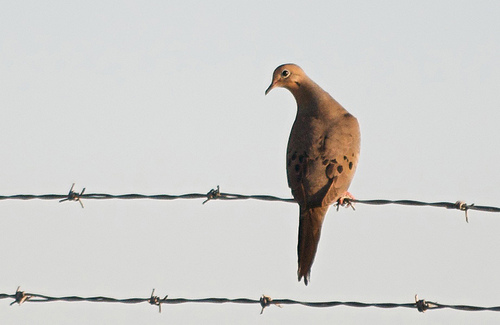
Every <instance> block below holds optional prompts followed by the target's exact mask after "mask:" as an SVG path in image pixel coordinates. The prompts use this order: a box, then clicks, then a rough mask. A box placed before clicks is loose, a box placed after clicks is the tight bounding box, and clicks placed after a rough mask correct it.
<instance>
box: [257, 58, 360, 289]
mask: <svg viewBox="0 0 500 325" xmlns="http://www.w3.org/2000/svg"><path fill="white" fill-rule="evenodd" d="M276 87H283V88H286V89H288V90H289V91H290V92H291V93H292V95H293V96H294V97H295V100H296V101H297V116H296V118H295V122H294V123H293V127H292V131H291V133H290V138H289V140H288V149H287V153H286V166H287V177H288V186H289V187H290V188H291V190H292V194H293V197H294V198H295V201H297V202H298V204H299V206H300V221H299V242H298V245H297V254H298V271H297V275H298V280H299V281H300V280H301V279H302V277H304V283H305V284H306V285H307V284H308V282H309V278H310V273H311V266H312V264H313V261H314V256H315V255H316V250H317V248H318V242H319V237H320V234H321V226H322V224H323V220H324V218H325V215H326V212H327V211H328V207H329V206H330V205H331V204H333V203H335V202H337V201H339V200H340V202H342V198H343V197H344V196H345V195H347V194H349V193H348V192H347V189H348V187H349V185H350V184H351V181H352V178H353V176H354V172H355V171H356V166H357V163H358V157H359V146H360V144H359V142H360V134H359V125H358V121H357V120H356V118H355V117H354V116H352V115H351V114H350V113H349V112H347V111H346V110H345V109H344V108H343V107H342V106H341V105H340V104H339V103H338V102H337V101H336V100H335V99H333V98H332V97H331V96H330V95H329V94H328V93H327V92H326V91H324V90H323V89H321V87H320V86H318V85H317V84H316V83H315V82H314V81H312V80H311V79H310V78H309V77H308V76H307V75H306V74H305V73H304V71H303V70H302V69H301V68H300V67H299V66H297V65H295V64H284V65H281V66H279V67H277V68H276V70H274V73H273V81H272V83H271V85H270V86H269V88H267V90H266V95H267V94H268V93H269V91H271V89H273V88H276Z"/></svg>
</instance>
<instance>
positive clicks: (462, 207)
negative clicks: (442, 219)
mask: <svg viewBox="0 0 500 325" xmlns="http://www.w3.org/2000/svg"><path fill="white" fill-rule="evenodd" d="M473 206H474V203H472V204H471V205H467V203H465V202H464V201H457V202H455V209H458V210H460V211H465V221H466V222H467V223H469V216H468V215H467V211H468V210H469V208H470V207H473Z"/></svg>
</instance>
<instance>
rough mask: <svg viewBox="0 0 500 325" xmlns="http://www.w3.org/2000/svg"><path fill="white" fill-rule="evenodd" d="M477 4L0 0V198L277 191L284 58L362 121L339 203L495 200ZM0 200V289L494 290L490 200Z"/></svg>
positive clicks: (382, 298) (398, 312)
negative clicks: (321, 207) (301, 242)
mask: <svg viewBox="0 0 500 325" xmlns="http://www.w3.org/2000/svg"><path fill="white" fill-rule="evenodd" d="M499 17H500V3H499V2H496V1H308V2H305V1H274V2H272V1H251V2H236V1H210V2H201V1H183V2H182V4H181V2H173V1H69V2H68V1H11V2H9V3H7V2H6V1H3V2H2V3H1V4H0V76H1V78H0V112H1V118H0V130H1V135H2V141H0V152H1V154H2V160H1V161H2V163H1V168H0V194H1V195H10V194H43V193H58V194H64V193H67V191H68V190H69V188H70V186H71V184H72V183H73V182H75V183H76V187H75V189H76V190H78V191H79V190H81V189H82V188H83V187H85V188H86V192H87V193H96V192H101V193H111V194H122V193H143V194H157V193H165V194H182V193H193V192H199V193H206V192H208V191H209V190H210V189H211V188H214V187H216V186H217V185H220V186H221V190H222V191H224V192H230V193H240V194H270V195H276V196H281V197H290V196H291V194H290V190H289V188H288V186H287V182H286V172H285V152H286V144H287V141H288V135H289V132H290V128H291V126H292V123H293V120H294V117H295V113H296V103H295V101H294V99H293V96H292V95H291V94H290V93H289V92H288V91H286V90H283V89H276V90H273V91H272V92H271V93H270V94H269V95H267V96H264V90H265V89H266V88H267V87H268V86H269V84H270V82H271V76H272V72H273V70H274V69H275V68H276V67H277V66H278V65H280V64H282V63H287V62H293V63H296V64H298V65H300V66H301V67H302V68H303V69H304V70H305V72H306V73H307V74H308V75H309V76H310V77H311V78H312V79H313V80H314V81H316V82H317V83H318V84H319V85H320V86H322V87H323V88H324V89H325V90H326V91H328V92H329V93H330V94H331V95H332V96H333V97H334V98H335V99H337V100H338V101H339V102H340V103H341V104H342V105H343V106H344V107H345V108H346V109H347V110H349V111H350V112H351V113H352V114H353V115H354V116H356V117H357V118H358V120H359V122H360V127H361V135H362V140H361V143H362V144H361V156H360V161H359V166H358V171H357V173H356V175H355V178H354V181H353V182H352V184H351V188H350V192H351V193H352V194H353V195H354V196H355V197H356V198H359V199H377V198H384V199H415V200H423V201H450V202H455V201H457V200H464V201H466V202H467V203H476V204H479V205H493V206H500V195H499V194H500V190H499V187H498V186H499V184H500V173H499V172H498V164H499V162H500V152H499V150H498V148H499V146H500V145H499V143H500V130H499V126H498V125H499V121H500V64H499V63H500V62H499V61H500V60H499V58H500V34H499V31H500V20H499ZM84 204H85V208H84V209H82V208H81V207H80V205H79V204H78V203H76V202H65V203H60V204H59V203H57V201H39V200H34V201H13V200H7V201H1V202H0V231H1V233H2V235H1V236H0V245H1V247H3V248H2V249H1V253H0V254H1V255H0V261H2V265H3V266H2V267H1V268H0V293H14V291H15V290H16V288H17V286H21V289H22V290H26V291H28V292H33V293H40V294H46V295H52V296H65V295H78V296H99V295H102V296H111V297H116V298H127V297H148V296H149V295H150V293H151V290H152V289H153V288H155V289H156V291H155V293H156V294H158V295H159V296H162V297H163V296H165V295H167V294H168V295H169V297H171V298H175V297H184V298H201V297H227V298H237V297H247V298H253V299H258V298H259V297H260V296H261V295H262V294H266V295H269V296H271V297H272V298H290V299H297V300H303V301H325V300H341V301H361V302H396V303H398V302H399V303H406V302H412V301H413V299H414V295H415V294H418V295H419V297H420V298H423V299H427V300H431V301H437V302H440V303H446V304H468V305H478V306H498V305H500V296H499V294H498V292H499V290H500V278H499V277H498V274H499V273H500V261H499V259H498V255H499V248H500V236H499V233H500V215H496V214H493V213H486V212H477V211H470V212H469V219H470V222H469V223H468V224H467V223H466V222H465V218H464V215H463V212H460V211H453V210H446V209H440V208H430V207H429V208H425V207H405V206H395V205H389V206H368V205H362V204H358V205H357V206H356V210H355V211H353V210H351V209H340V211H339V212H336V210H335V209H333V208H332V209H331V210H330V211H329V213H328V215H327V218H326V221H325V223H324V226H323V231H322V238H321V241H320V244H319V249H318V253H317V256H316V261H315V263H314V265H313V268H312V272H311V282H310V284H309V286H308V287H305V286H304V285H303V283H298V282H297V278H296V270H297V256H296V245H297V228H298V206H297V205H296V204H290V203H281V202H264V201H231V202H228V201H211V202H208V203H207V204H205V205H202V200H175V201H153V200H133V201H132V200H128V201H125V200H111V201H95V200H86V201H85V202H84ZM9 303H10V300H7V299H6V300H2V301H0V318H1V319H2V323H6V324H68V323H71V324H112V323H115V324H116V323H120V324H167V323H168V324H179V323H182V324H200V323H217V324H256V323H257V324H272V323H275V324H304V323H309V324H311V323H315V324H331V323H339V324H366V323H370V324H473V323H481V324H496V323H498V321H499V320H500V314H498V313H495V312H464V311H453V310H432V311H428V312H426V313H425V314H422V313H418V312H417V311H416V310H411V309H376V308H365V309H359V308H350V307H335V308H317V309H316V308H308V307H301V306H284V308H281V309H279V308H276V307H270V308H268V309H266V310H265V312H264V314H263V315H259V312H260V307H259V306H258V305H227V304H226V305H210V304H208V305H206V304H203V305H201V304H183V305H166V306H163V308H162V310H163V312H162V313H161V314H159V313H158V312H157V309H156V308H155V307H153V306H150V305H149V304H147V303H145V304H139V305H122V304H105V303H84V302H82V303H64V302H53V303H26V304H24V305H21V306H17V305H15V306H9Z"/></svg>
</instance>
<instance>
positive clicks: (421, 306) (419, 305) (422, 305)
mask: <svg viewBox="0 0 500 325" xmlns="http://www.w3.org/2000/svg"><path fill="white" fill-rule="evenodd" d="M415 304H416V305H417V309H418V311H419V312H421V313H425V311H426V310H427V309H429V305H428V304H427V302H426V301H425V300H423V299H421V300H419V299H418V295H415Z"/></svg>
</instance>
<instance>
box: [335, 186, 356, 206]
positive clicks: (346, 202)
mask: <svg viewBox="0 0 500 325" xmlns="http://www.w3.org/2000/svg"><path fill="white" fill-rule="evenodd" d="M352 200H355V198H354V196H353V195H352V194H351V193H349V192H347V191H346V192H345V193H344V194H342V195H341V196H340V197H339V199H338V200H337V203H336V204H337V211H338V210H339V207H340V206H343V207H346V208H348V207H351V208H352V209H353V210H356V209H354V204H353V202H352Z"/></svg>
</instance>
